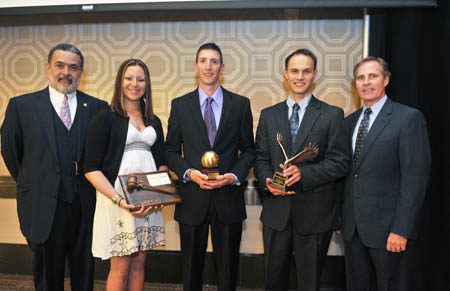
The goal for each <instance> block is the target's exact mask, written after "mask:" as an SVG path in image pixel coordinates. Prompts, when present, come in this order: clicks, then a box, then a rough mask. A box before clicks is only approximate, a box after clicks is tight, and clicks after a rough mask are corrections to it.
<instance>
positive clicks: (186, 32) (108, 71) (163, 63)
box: [0, 20, 362, 175]
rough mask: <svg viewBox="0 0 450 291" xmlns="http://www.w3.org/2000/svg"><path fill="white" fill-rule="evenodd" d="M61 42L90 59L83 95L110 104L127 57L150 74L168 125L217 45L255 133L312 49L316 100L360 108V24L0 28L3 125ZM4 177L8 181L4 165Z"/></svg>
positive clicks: (40, 82) (41, 79)
mask: <svg viewBox="0 0 450 291" xmlns="http://www.w3.org/2000/svg"><path fill="white" fill-rule="evenodd" d="M60 42H68V43H73V44H75V45H76V46H77V47H79V48H80V49H81V51H82V52H83V54H84V56H85V70H84V73H83V77H82V82H81V85H80V87H79V89H81V90H83V91H85V92H87V93H89V94H91V95H94V96H96V97H98V98H101V99H104V100H107V101H110V99H111V96H112V91H113V84H114V78H115V74H116V71H117V68H118V66H119V65H120V63H121V62H122V61H123V60H125V59H127V58H139V59H142V60H143V61H144V62H145V63H146V64H147V65H148V66H149V68H150V74H151V82H152V89H153V90H152V91H153V103H154V108H155V112H156V114H157V115H158V116H159V117H160V118H161V120H162V122H163V126H164V127H166V126H167V119H168V117H169V112H170V102H171V100H172V99H173V98H175V97H177V96H180V95H183V94H185V93H187V92H189V91H191V90H193V89H195V87H196V86H197V81H196V78H195V71H194V65H193V64H194V61H195V52H196V50H197V48H198V47H199V46H200V45H201V44H203V43H206V42H216V43H217V44H218V45H219V46H220V47H221V49H222V50H223V53H224V63H225V71H224V75H223V80H222V84H223V86H224V87H225V88H227V89H229V90H231V91H234V92H236V93H239V94H241V95H244V96H247V97H249V98H250V100H251V105H252V111H253V117H254V127H255V129H256V126H257V122H258V119H259V113H260V112H261V110H262V109H263V108H265V107H267V106H270V105H272V104H275V103H277V102H279V101H282V100H284V99H285V98H286V97H287V92H286V86H285V82H284V78H283V69H284V68H283V66H284V65H283V63H284V59H285V57H286V56H287V55H288V54H289V53H290V52H292V51H294V50H296V49H298V48H302V47H305V48H308V49H310V50H312V51H313V52H314V53H315V54H316V55H317V57H318V76H317V79H316V82H315V87H314V95H315V96H316V97H318V98H319V99H321V100H323V101H326V102H328V103H331V104H334V105H337V106H340V107H342V108H343V109H344V111H345V112H346V114H348V113H350V112H352V111H353V110H354V109H355V102H354V101H353V100H354V97H353V95H352V68H353V66H354V65H355V63H356V62H357V61H358V60H359V59H360V58H361V54H362V20H267V21H264V20H257V21H255V20H251V21H199V22H194V21H191V22H147V23H111V24H107V23H102V24H69V25H42V26H9V27H1V28H0V44H1V45H0V68H1V69H0V121H2V120H3V117H4V112H5V109H6V106H7V104H8V100H9V98H11V97H13V96H16V95H20V94H24V93H27V92H31V91H36V90H39V89H42V88H44V87H45V86H47V76H46V73H45V66H44V65H45V61H46V58H47V54H48V51H49V49H50V48H51V47H53V46H54V45H55V44H57V43H60ZM0 168H1V169H0V175H8V172H7V170H6V169H5V166H4V165H3V164H2V165H1V167H0Z"/></svg>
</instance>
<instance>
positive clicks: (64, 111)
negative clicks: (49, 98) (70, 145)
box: [59, 95, 72, 130]
mask: <svg viewBox="0 0 450 291" xmlns="http://www.w3.org/2000/svg"><path fill="white" fill-rule="evenodd" d="M59 117H60V118H61V120H62V122H63V123H64V125H65V126H66V128H67V130H70V128H71V127H72V119H71V118H70V108H69V102H67V96H66V95H64V100H63V103H62V105H61V114H60V115H59Z"/></svg>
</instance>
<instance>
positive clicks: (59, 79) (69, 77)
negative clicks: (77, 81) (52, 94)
mask: <svg viewBox="0 0 450 291" xmlns="http://www.w3.org/2000/svg"><path fill="white" fill-rule="evenodd" d="M62 80H66V81H69V82H70V83H73V79H72V76H71V75H66V76H59V77H58V79H57V81H58V82H59V81H62Z"/></svg>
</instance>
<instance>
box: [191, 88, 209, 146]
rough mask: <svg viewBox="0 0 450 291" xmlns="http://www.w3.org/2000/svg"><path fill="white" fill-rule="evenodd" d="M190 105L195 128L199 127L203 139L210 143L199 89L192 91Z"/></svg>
mask: <svg viewBox="0 0 450 291" xmlns="http://www.w3.org/2000/svg"><path fill="white" fill-rule="evenodd" d="M189 106H190V108H191V112H192V115H191V116H192V119H193V120H194V123H195V124H196V126H194V128H199V129H200V132H201V135H202V138H203V141H204V142H205V143H206V144H207V145H209V146H211V145H210V143H209V139H208V133H207V131H206V124H205V121H204V120H203V116H202V110H201V109H200V100H199V96H198V89H197V90H195V91H194V92H192V94H191V96H190V100H189Z"/></svg>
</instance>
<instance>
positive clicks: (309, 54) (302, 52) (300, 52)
mask: <svg viewBox="0 0 450 291" xmlns="http://www.w3.org/2000/svg"><path fill="white" fill-rule="evenodd" d="M295 55H304V56H307V57H310V58H311V59H312V60H313V63H314V70H315V69H316V67H317V57H316V55H315V54H314V53H313V52H312V51H310V50H309V49H305V48H302V49H298V50H296V51H294V52H292V53H291V54H290V55H288V56H287V58H286V60H284V68H285V69H286V70H287V68H288V64H289V60H290V59H291V58H292V57H293V56H295Z"/></svg>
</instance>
